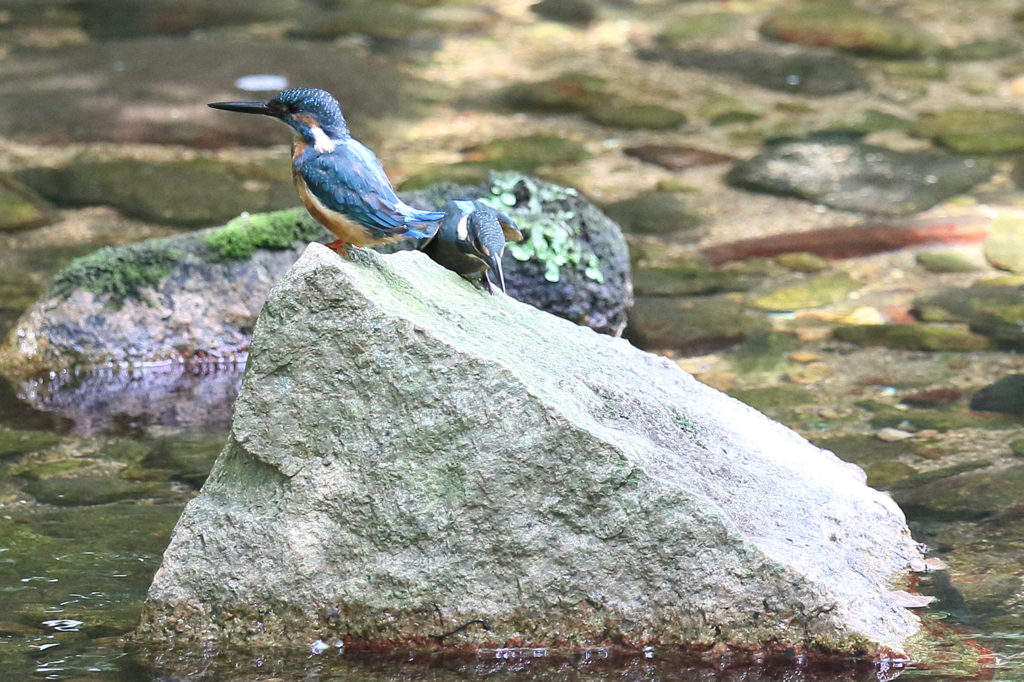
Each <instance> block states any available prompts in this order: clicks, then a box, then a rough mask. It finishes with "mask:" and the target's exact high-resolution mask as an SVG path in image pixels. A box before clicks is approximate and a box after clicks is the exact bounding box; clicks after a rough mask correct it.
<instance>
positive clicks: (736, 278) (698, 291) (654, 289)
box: [633, 262, 762, 296]
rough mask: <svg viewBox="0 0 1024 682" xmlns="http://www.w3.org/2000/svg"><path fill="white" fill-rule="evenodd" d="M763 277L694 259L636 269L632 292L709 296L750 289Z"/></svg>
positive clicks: (634, 269)
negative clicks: (721, 267)
mask: <svg viewBox="0 0 1024 682" xmlns="http://www.w3.org/2000/svg"><path fill="white" fill-rule="evenodd" d="M761 279H762V277H761V276H760V275H751V274H748V273H746V272H743V271H742V270H719V269H717V268H714V267H712V266H710V265H708V264H707V263H701V262H695V263H691V264H686V265H675V266H671V267H663V268H662V267H658V268H652V267H635V268H633V291H634V292H635V293H636V294H637V295H638V296H707V295H710V294H722V293H727V292H731V291H749V290H750V289H751V288H753V287H754V286H756V285H757V284H758V283H759V282H760V281H761Z"/></svg>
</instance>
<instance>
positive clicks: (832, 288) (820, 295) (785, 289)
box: [749, 272, 864, 310]
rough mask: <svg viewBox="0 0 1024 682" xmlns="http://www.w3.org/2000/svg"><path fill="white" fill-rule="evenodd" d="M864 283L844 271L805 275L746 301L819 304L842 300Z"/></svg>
mask: <svg viewBox="0 0 1024 682" xmlns="http://www.w3.org/2000/svg"><path fill="white" fill-rule="evenodd" d="M863 286H864V285H863V284H862V283H861V282H858V281H857V280H855V279H854V278H853V277H850V275H849V274H847V273H845V272H835V273H824V274H820V275H814V276H812V277H808V278H807V279H805V280H804V281H802V282H800V283H798V284H786V283H784V284H782V285H781V286H778V287H777V288H775V290H774V291H769V292H766V293H761V294H758V295H756V296H753V297H751V299H750V301H749V304H750V305H751V306H753V307H754V308H759V309H761V310H797V309H799V308H820V307H822V306H827V305H831V304H833V303H838V302H839V301H842V300H843V299H845V298H846V297H847V296H849V295H850V294H851V293H853V292H854V291H857V290H858V289H860V288H861V287H863Z"/></svg>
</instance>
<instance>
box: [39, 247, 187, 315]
mask: <svg viewBox="0 0 1024 682" xmlns="http://www.w3.org/2000/svg"><path fill="white" fill-rule="evenodd" d="M184 257H185V252H184V251H182V250H181V249H178V248H175V247H173V246H171V245H170V244H169V243H168V242H167V240H155V241H151V242H142V243H141V244H132V245H131V246H127V247H109V246H108V247H105V248H102V249H99V250H98V251H94V252H93V253H90V254H89V255H87V256H83V257H81V258H76V259H75V260H73V261H72V262H71V264H70V265H68V267H66V268H64V269H63V270H61V271H60V272H59V273H57V276H56V277H55V278H54V280H53V284H51V285H50V289H49V291H48V292H47V295H48V296H51V297H57V296H60V297H67V296H70V295H71V294H72V293H73V292H75V291H77V290H79V289H84V290H86V291H91V292H92V293H94V294H96V295H97V296H106V295H109V296H110V303H111V304H113V305H115V306H119V305H120V304H121V303H123V302H124V300H125V299H126V298H139V297H141V295H142V291H143V290H144V289H153V288H156V286H157V285H159V284H160V282H161V281H162V280H163V279H164V278H165V277H167V275H169V274H170V272H171V270H172V269H173V268H174V266H175V265H177V264H178V263H179V262H180V261H181V260H182V259H183V258H184Z"/></svg>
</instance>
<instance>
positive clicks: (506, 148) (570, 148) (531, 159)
mask: <svg viewBox="0 0 1024 682" xmlns="http://www.w3.org/2000/svg"><path fill="white" fill-rule="evenodd" d="M463 151H464V152H465V153H466V155H467V156H468V157H470V159H471V160H473V161H480V162H482V163H483V164H484V165H486V166H487V167H488V168H491V169H494V170H515V171H522V172H531V171H534V170H536V169H537V168H538V167H539V166H555V165H559V164H563V163H576V162H579V161H583V160H585V159H587V158H589V157H590V154H588V153H587V150H586V149H584V147H583V145H582V144H580V143H579V142H576V141H574V140H570V139H568V138H565V137H559V136H557V135H546V134H537V135H526V136H523V137H503V138H498V139H496V140H491V141H490V142H483V143H481V144H478V145H475V146H473V147H470V148H468V149H465V150H463Z"/></svg>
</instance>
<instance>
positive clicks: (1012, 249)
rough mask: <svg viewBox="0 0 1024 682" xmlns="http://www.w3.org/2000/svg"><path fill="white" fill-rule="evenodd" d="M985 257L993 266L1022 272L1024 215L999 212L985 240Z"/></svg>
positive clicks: (1023, 262)
mask: <svg viewBox="0 0 1024 682" xmlns="http://www.w3.org/2000/svg"><path fill="white" fill-rule="evenodd" d="M985 258H986V259H987V260H988V262H989V263H991V264H992V266H993V267H997V268H999V269H1001V270H1009V271H1010V272H1020V273H1024V216H1022V215H1007V214H1005V213H1004V214H1000V215H998V216H996V217H995V219H994V220H993V221H992V234H991V235H990V236H989V238H988V239H986V240H985Z"/></svg>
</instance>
